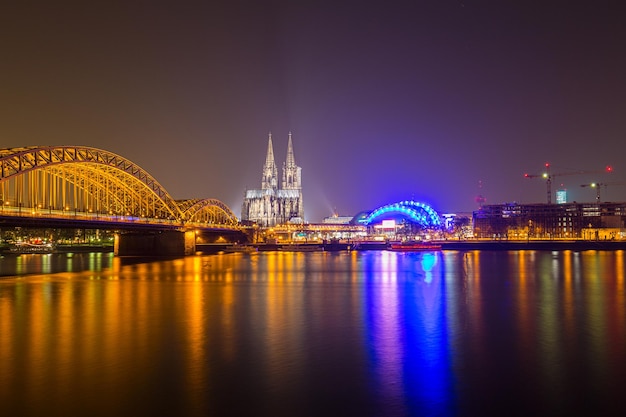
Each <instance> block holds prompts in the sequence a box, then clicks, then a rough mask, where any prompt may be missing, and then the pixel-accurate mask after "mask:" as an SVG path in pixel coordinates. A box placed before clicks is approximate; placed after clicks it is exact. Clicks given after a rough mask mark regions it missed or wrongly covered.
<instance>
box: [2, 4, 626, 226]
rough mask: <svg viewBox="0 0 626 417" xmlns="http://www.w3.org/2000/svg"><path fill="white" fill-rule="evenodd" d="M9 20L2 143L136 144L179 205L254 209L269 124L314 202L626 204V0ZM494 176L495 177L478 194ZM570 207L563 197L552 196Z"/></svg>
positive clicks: (52, 9) (309, 211)
mask: <svg viewBox="0 0 626 417" xmlns="http://www.w3.org/2000/svg"><path fill="white" fill-rule="evenodd" d="M11 3H12V4H11V5H9V6H7V5H4V6H3V7H2V13H0V35H1V36H0V45H1V50H2V57H1V58H0V97H1V98H2V100H1V101H0V139H1V142H0V147H1V148H10V147H22V146H33V145H84V146H93V147H98V148H102V149H106V150H109V151H112V152H115V153H117V154H119V155H122V156H124V157H126V158H128V159H130V160H132V161H133V162H135V163H137V164H138V165H140V166H141V167H143V168H144V169H146V170H147V171H148V172H150V173H151V174H152V175H153V176H154V177H155V178H156V179H157V180H158V181H159V182H160V183H161V184H162V185H163V186H164V187H165V188H166V189H167V190H168V191H169V192H170V193H171V194H172V195H173V196H174V197H175V198H179V199H182V198H217V199H219V200H221V201H223V202H224V203H226V204H227V205H228V206H230V207H231V208H232V209H233V211H234V212H235V213H236V214H237V215H238V216H239V215H240V214H241V203H242V201H243V195H244V190H245V189H246V188H259V187H260V185H261V170H262V166H263V162H264V160H265V152H266V148H267V135H268V132H270V131H271V132H272V137H273V142H274V153H275V156H276V159H277V161H276V162H277V164H278V166H279V167H280V166H282V163H283V161H284V159H285V154H286V151H287V135H288V133H289V131H291V132H293V144H294V151H295V156H296V163H297V164H298V165H300V166H301V167H302V177H303V188H304V189H303V192H304V199H305V215H306V220H307V221H309V222H319V221H321V219H322V218H323V217H325V216H328V215H330V214H331V213H332V211H333V210H334V209H336V210H337V212H338V213H339V214H341V215H354V214H356V213H357V212H360V211H362V210H371V209H374V208H376V207H378V206H380V205H383V204H387V203H391V202H395V201H399V200H405V199H411V198H414V199H416V200H420V201H423V202H426V203H428V204H431V205H432V206H433V208H435V209H436V210H438V211H440V212H470V211H472V210H474V209H476V208H477V204H476V202H475V197H476V195H477V194H479V193H481V194H482V195H484V196H485V197H486V199H487V203H491V204H497V203H503V202H513V201H517V202H522V203H536V202H545V200H546V188H545V183H544V181H543V180H541V179H526V178H524V173H527V172H528V173H532V174H535V173H539V172H541V170H542V169H543V165H544V163H545V162H550V163H551V164H552V166H553V172H560V171H562V172H569V171H571V170H576V171H596V170H602V169H603V168H604V167H605V166H606V165H612V166H613V168H614V173H613V174H611V175H610V177H609V178H607V177H608V174H597V175H593V174H587V175H583V174H581V175H571V176H563V177H558V178H555V182H554V186H553V190H555V189H556V188H558V187H560V185H561V184H563V187H565V188H567V189H568V191H569V199H570V200H575V201H593V200H594V199H595V192H594V191H592V190H591V189H589V188H582V187H580V185H581V184H585V183H588V182H591V181H600V182H615V183H616V184H613V185H609V186H608V187H607V188H606V189H603V190H602V193H603V195H602V198H603V201H624V200H626V164H625V163H624V155H625V154H626V140H625V139H626V138H625V133H626V25H625V24H624V22H623V13H622V10H621V5H620V3H619V2H605V1H598V2H569V1H517V2H509V1H481V0H478V1H472V0H467V1H459V0H428V1H421V0H413V1H388V2H382V1H377V2H373V1H324V0H321V1H320V0H317V1H286V0H285V1H283V0H275V1H237V0H228V1H210V0H208V1H197V2H186V1H176V2H174V1H171V2H147V1H141V2H140V1H120V2H117V1H103V2H99V1H85V2H84V1H75V2H65V1H59V2H51V1H40V2H38V1H31V2H11ZM479 183H481V184H482V188H481V189H479ZM553 200H554V197H553Z"/></svg>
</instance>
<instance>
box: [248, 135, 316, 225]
mask: <svg viewBox="0 0 626 417" xmlns="http://www.w3.org/2000/svg"><path fill="white" fill-rule="evenodd" d="M278 180H279V178H278V169H277V168H276V162H275V160H274V148H273V145H272V134H271V133H270V134H269V140H268V144H267V155H266V156H265V164H264V165H263V173H262V176H261V189H257V190H246V193H245V197H244V200H243V205H242V208H241V220H242V221H248V222H254V223H256V224H258V225H259V226H263V227H268V226H275V225H280V224H285V223H303V222H304V205H303V201H302V168H301V167H299V166H297V165H296V160H295V157H294V153H293V143H292V141H291V132H289V141H288V144H287V158H286V160H285V162H284V163H283V171H282V182H281V184H280V187H279V182H278Z"/></svg>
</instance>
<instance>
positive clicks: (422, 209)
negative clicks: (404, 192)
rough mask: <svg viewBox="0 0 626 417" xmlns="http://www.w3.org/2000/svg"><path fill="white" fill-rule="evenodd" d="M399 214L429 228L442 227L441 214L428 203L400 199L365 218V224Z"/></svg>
mask: <svg viewBox="0 0 626 417" xmlns="http://www.w3.org/2000/svg"><path fill="white" fill-rule="evenodd" d="M398 215H399V216H401V217H403V218H406V219H408V220H409V221H411V222H413V223H417V224H419V225H421V226H424V227H428V228H436V227H441V225H442V223H441V217H440V216H439V214H438V213H437V212H436V211H435V210H434V209H433V208H432V207H430V206H429V205H428V204H424V203H420V202H418V201H400V202H398V203H393V204H387V205H385V206H382V207H379V208H377V209H376V210H374V211H372V212H371V213H370V214H369V215H368V216H367V217H366V218H365V219H364V220H363V224H365V225H366V226H369V225H370V224H372V223H375V222H377V221H379V220H383V219H386V218H389V217H391V216H398Z"/></svg>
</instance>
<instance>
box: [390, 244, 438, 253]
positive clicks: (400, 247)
mask: <svg viewBox="0 0 626 417" xmlns="http://www.w3.org/2000/svg"><path fill="white" fill-rule="evenodd" d="M389 249H391V250H392V251H397V252H418V251H439V250H441V244H440V243H436V242H393V243H391V244H390V245H389Z"/></svg>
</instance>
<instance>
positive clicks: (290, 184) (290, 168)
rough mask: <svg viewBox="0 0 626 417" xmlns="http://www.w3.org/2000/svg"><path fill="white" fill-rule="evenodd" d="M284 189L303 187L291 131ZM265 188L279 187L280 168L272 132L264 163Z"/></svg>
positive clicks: (285, 164) (284, 165)
mask: <svg viewBox="0 0 626 417" xmlns="http://www.w3.org/2000/svg"><path fill="white" fill-rule="evenodd" d="M282 180H283V181H282V188H283V189H301V185H300V167H298V166H297V165H296V158H295V156H294V154H293V143H292V140H291V132H289V142H288V143H287V159H286V160H285V163H284V164H283V178H282ZM261 188H262V189H263V190H267V189H272V190H276V189H277V188H278V169H277V168H276V162H275V160H274V147H273V144H272V133H271V132H270V134H269V140H268V143H267V155H266V157H265V164H264V165H263V180H262V182H261Z"/></svg>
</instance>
